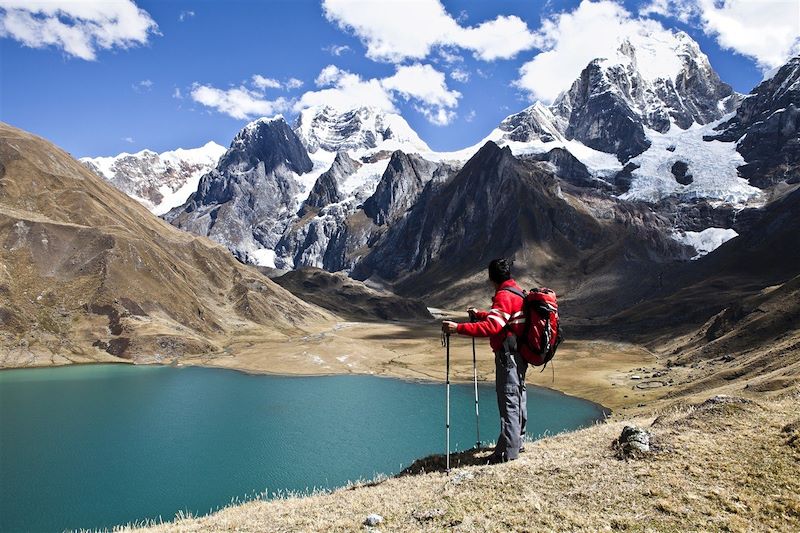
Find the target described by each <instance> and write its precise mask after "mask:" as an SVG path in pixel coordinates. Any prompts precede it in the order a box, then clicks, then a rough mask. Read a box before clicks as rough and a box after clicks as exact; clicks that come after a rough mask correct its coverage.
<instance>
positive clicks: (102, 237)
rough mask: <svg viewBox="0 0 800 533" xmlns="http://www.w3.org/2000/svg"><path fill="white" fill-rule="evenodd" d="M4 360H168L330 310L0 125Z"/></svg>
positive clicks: (290, 327)
mask: <svg viewBox="0 0 800 533" xmlns="http://www.w3.org/2000/svg"><path fill="white" fill-rule="evenodd" d="M0 242H2V249H0V353H2V356H0V366H27V365H40V364H54V363H55V364H58V363H67V362H70V361H76V362H77V361H91V360H109V359H115V358H116V357H122V358H125V359H133V360H137V361H161V360H170V359H172V358H174V357H179V356H182V355H187V354H199V353H208V352H214V351H218V350H220V349H221V347H222V339H224V338H226V337H229V336H230V335H231V334H232V333H234V332H236V331H238V330H242V329H248V328H254V327H255V328H261V329H265V328H263V326H267V327H268V328H267V329H268V331H269V334H274V335H281V334H284V333H291V332H292V331H294V330H296V329H297V328H298V327H302V326H303V325H304V324H305V323H306V321H308V320H319V319H320V318H330V316H331V315H329V314H328V313H327V312H325V311H323V310H321V309H319V308H316V307H314V306H312V305H309V304H306V303H305V302H303V301H301V300H299V299H297V298H295V297H294V296H292V295H291V294H290V293H289V292H288V291H286V290H284V289H282V288H281V287H279V286H278V285H276V284H275V283H273V282H272V281H270V280H269V279H267V278H266V277H264V276H263V275H261V274H260V273H258V272H257V271H256V270H254V269H252V268H250V267H247V266H245V265H242V264H240V263H238V262H237V261H235V260H234V259H233V258H232V257H231V256H230V254H229V253H228V252H227V251H226V250H225V249H224V248H222V247H221V246H219V245H217V244H215V243H212V242H211V241H209V240H208V239H205V238H199V237H196V236H193V235H189V234H187V233H184V232H182V231H180V230H177V229H176V228H174V227H172V226H170V225H169V224H167V223H165V222H163V221H161V220H160V219H158V218H156V217H155V216H153V215H151V214H150V213H149V212H148V211H147V210H146V209H145V208H144V207H142V206H141V205H139V204H138V203H137V202H135V201H134V200H132V199H130V198H128V197H127V196H126V195H124V194H123V193H121V192H119V191H117V190H116V189H115V188H114V187H112V186H111V185H109V184H107V183H106V182H104V181H103V180H102V179H101V178H99V177H97V176H95V175H94V174H92V173H91V172H89V171H88V170H87V169H86V168H84V167H83V166H82V165H81V164H80V163H78V162H77V161H76V160H75V159H73V158H72V157H71V156H70V155H69V154H67V153H66V152H64V151H63V150H60V149H59V148H57V147H56V146H54V145H52V144H51V143H49V142H47V141H45V140H43V139H41V138H39V137H36V136H34V135H31V134H29V133H27V132H24V131H22V130H19V129H17V128H14V127H12V126H9V125H7V124H2V123H0Z"/></svg>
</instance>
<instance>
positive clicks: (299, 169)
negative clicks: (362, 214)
mask: <svg viewBox="0 0 800 533" xmlns="http://www.w3.org/2000/svg"><path fill="white" fill-rule="evenodd" d="M399 149H403V150H404V152H398V151H397V150H399ZM411 151H429V148H428V147H427V145H425V143H424V142H422V141H421V140H420V138H419V136H418V135H417V134H416V133H415V132H414V131H413V130H412V129H411V127H410V126H409V125H408V124H407V123H406V122H405V120H404V119H403V118H402V117H400V116H399V115H395V114H391V113H383V112H381V111H379V110H377V109H374V108H368V107H361V108H355V109H350V110H344V111H337V110H335V109H333V108H331V107H319V108H313V109H307V110H305V111H303V112H302V113H301V114H300V116H299V118H298V120H297V122H296V125H295V127H294V128H290V127H289V126H288V124H287V123H286V121H285V120H284V119H283V117H282V116H276V117H273V118H261V119H258V120H255V121H253V122H251V123H250V124H248V125H246V126H245V127H244V128H243V129H242V130H241V131H240V132H239V133H238V134H237V135H236V137H235V139H234V140H233V142H232V143H231V148H230V149H229V150H228V151H227V152H226V153H225V154H224V155H223V156H222V157H221V158H220V160H219V164H218V165H217V167H216V168H214V169H213V170H211V171H210V172H208V173H207V174H206V175H204V176H203V177H202V178H201V180H200V183H199V186H198V189H197V192H196V193H195V194H193V195H192V196H191V197H190V198H189V199H188V201H187V202H186V204H185V205H183V206H181V207H179V208H176V209H173V210H172V211H171V212H169V213H167V214H166V215H165V217H164V218H165V219H166V220H168V221H169V222H171V223H172V224H174V225H176V226H178V227H181V228H184V229H186V230H189V231H192V232H194V233H199V234H201V235H205V236H208V237H211V238H212V239H214V240H217V241H218V242H220V243H222V244H224V245H225V246H227V247H228V248H229V249H230V250H231V251H232V252H233V253H234V254H235V255H236V256H237V257H239V258H240V259H241V260H243V261H247V262H250V263H256V264H260V265H263V266H269V267H278V268H295V267H299V266H317V267H323V266H324V267H326V268H328V269H331V270H340V269H342V268H348V265H350V263H351V261H349V260H345V259H344V256H345V255H347V253H346V252H345V249H344V248H347V247H346V246H344V244H343V243H344V241H342V240H341V239H344V238H345V234H347V235H350V234H348V233H347V231H346V225H347V219H348V217H350V215H352V214H353V213H355V212H356V211H358V210H359V209H360V208H361V205H362V204H364V203H365V201H367V200H368V199H369V198H370V197H371V196H372V195H373V194H374V193H375V191H376V188H377V187H378V186H379V183H380V182H381V179H382V176H383V175H384V174H385V172H386V169H387V166H388V165H390V164H391V162H392V161H393V159H394V156H393V154H395V153H405V152H411ZM418 159H420V160H421V158H418ZM415 161H416V160H415ZM401 166H402V164H401ZM423 167H424V168H425V172H423V174H425V173H426V172H427V176H428V177H430V175H432V174H433V172H434V170H435V168H438V165H437V164H434V163H427V162H426V165H423ZM395 172H396V169H395ZM419 179H427V178H425V177H420V178H419ZM399 189H401V190H405V188H404V187H402V186H400V187H399ZM398 201H400V200H399V199H398ZM403 201H405V202H408V198H405V199H404V200H403ZM412 201H413V200H412ZM385 203H386V202H384V204H385ZM384 207H385V208H387V209H388V208H390V207H387V206H384ZM367 237H368V235H367V234H366V233H364V234H363V235H362V236H360V237H358V238H357V239H355V241H354V240H353V239H352V238H350V237H348V238H350V240H349V241H348V242H350V243H353V242H356V241H357V242H358V243H359V244H358V246H362V245H363V244H365V239H366V238H367ZM337 238H338V239H340V241H337V242H339V244H336V243H334V244H331V242H332V240H336V239H337ZM345 240H347V239H345ZM348 246H349V247H350V248H352V246H351V245H348ZM348 249H349V248H348ZM326 254H327V255H326ZM326 257H327V259H326ZM333 257H335V258H336V259H334V258H333Z"/></svg>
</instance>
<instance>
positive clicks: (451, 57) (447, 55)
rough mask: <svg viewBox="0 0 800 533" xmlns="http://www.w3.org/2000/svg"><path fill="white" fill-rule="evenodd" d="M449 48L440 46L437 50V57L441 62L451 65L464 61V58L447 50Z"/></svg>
mask: <svg viewBox="0 0 800 533" xmlns="http://www.w3.org/2000/svg"><path fill="white" fill-rule="evenodd" d="M449 48H450V47H447V46H442V47H441V48H439V50H438V52H439V57H440V58H441V60H442V61H444V62H445V63H446V64H448V65H452V64H453V63H461V62H462V61H464V58H463V57H461V56H460V55H459V54H456V53H454V52H452V51H451V50H449Z"/></svg>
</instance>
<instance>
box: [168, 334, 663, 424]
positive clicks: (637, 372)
mask: <svg viewBox="0 0 800 533" xmlns="http://www.w3.org/2000/svg"><path fill="white" fill-rule="evenodd" d="M475 346H476V354H477V362H478V379H479V381H481V382H493V381H494V355H493V354H492V352H491V350H490V348H489V345H488V339H476V343H475ZM450 358H451V359H450V363H451V376H450V377H451V380H452V381H454V382H466V381H472V379H473V370H472V342H471V339H470V338H469V337H463V336H459V335H453V336H451V338H450ZM179 364H183V365H200V366H207V367H220V368H229V369H234V370H240V371H244V372H251V373H258V374H283V375H327V374H373V375H380V376H387V377H396V378H403V379H421V380H435V381H442V382H443V381H444V380H445V348H444V347H443V346H442V344H441V335H440V330H439V322H433V321H431V322H426V323H398V322H386V323H364V322H337V323H334V324H327V325H322V326H320V327H319V328H317V329H315V330H313V331H310V332H307V333H305V334H302V335H297V336H288V337H286V338H274V337H271V338H264V337H262V336H261V335H260V334H259V332H257V331H254V332H247V333H244V332H243V333H242V334H241V335H239V336H237V338H236V339H231V342H230V343H229V344H228V345H227V346H226V349H225V351H224V352H223V353H220V354H211V355H208V356H203V357H185V358H182V359H181V360H180V362H179ZM554 367H555V368H554V369H551V368H550V367H548V368H547V369H546V371H545V372H543V373H541V372H540V371H539V369H538V368H535V367H531V368H530V369H529V371H528V383H529V384H531V385H537V386H541V387H546V388H550V389H554V390H558V391H560V392H563V393H565V394H569V395H572V396H578V397H581V398H584V399H586V400H589V401H592V402H595V403H598V404H600V405H602V406H604V407H606V408H609V409H611V410H612V411H617V410H619V409H635V408H636V406H638V405H639V404H642V403H648V402H649V401H650V400H652V399H654V398H657V397H659V396H661V395H662V394H663V392H664V390H665V389H666V386H665V387H659V388H641V387H640V384H641V383H642V379H636V378H642V377H643V376H646V375H647V374H652V373H654V372H658V371H659V370H661V371H664V369H662V365H661V364H660V363H659V362H658V360H657V359H656V357H655V356H654V355H653V354H651V353H650V352H648V351H647V350H646V349H644V348H642V347H640V346H636V345H633V344H627V343H612V342H604V341H567V342H565V343H564V344H563V345H562V346H561V347H560V348H559V351H558V355H557V357H556V359H555V362H554ZM553 370H554V374H553ZM553 376H554V378H553ZM664 383H666V382H664Z"/></svg>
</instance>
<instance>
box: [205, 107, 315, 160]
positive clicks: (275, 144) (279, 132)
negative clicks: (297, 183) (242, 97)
mask: <svg viewBox="0 0 800 533" xmlns="http://www.w3.org/2000/svg"><path fill="white" fill-rule="evenodd" d="M259 163H263V164H264V167H265V170H266V171H267V172H269V171H270V170H272V169H274V168H275V167H277V166H278V165H279V164H282V163H285V164H286V165H287V167H288V168H289V169H290V170H292V171H293V172H296V173H297V174H302V173H304V172H308V171H309V170H311V168H312V167H313V163H312V162H311V160H310V159H309V158H308V153H306V150H305V148H304V147H303V145H302V143H301V141H300V139H298V138H297V135H295V133H294V131H292V128H290V127H289V125H288V124H287V123H286V120H284V118H283V115H275V116H274V117H262V118H259V119H257V120H254V121H253V122H250V123H249V124H247V125H246V126H245V127H244V128H242V129H241V130H240V131H239V133H237V134H236V137H234V139H233V142H231V147H230V148H229V149H228V151H227V152H225V155H223V156H222V158H221V159H220V161H219V167H220V168H228V167H231V169H233V168H241V169H244V170H246V169H250V168H253V167H255V166H256V165H258V164H259Z"/></svg>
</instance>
